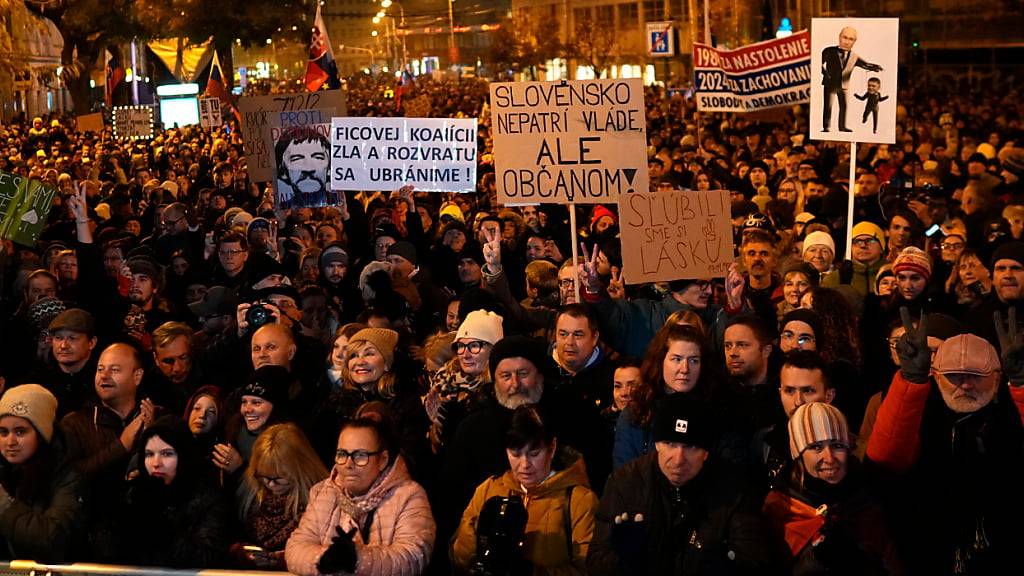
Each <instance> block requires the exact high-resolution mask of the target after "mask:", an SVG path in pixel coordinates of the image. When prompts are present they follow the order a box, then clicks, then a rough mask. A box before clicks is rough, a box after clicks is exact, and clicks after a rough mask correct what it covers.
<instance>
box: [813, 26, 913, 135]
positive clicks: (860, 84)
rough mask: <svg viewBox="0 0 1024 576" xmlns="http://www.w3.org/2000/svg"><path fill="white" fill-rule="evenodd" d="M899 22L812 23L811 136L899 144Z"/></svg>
mask: <svg viewBox="0 0 1024 576" xmlns="http://www.w3.org/2000/svg"><path fill="white" fill-rule="evenodd" d="M898 57H899V19H898V18H814V19H813V20H812V22H811V74H812V75H813V76H812V79H811V116H810V122H811V138H812V139H814V140H834V141H839V142H870V143H878V144H892V143H895V142H896V91H897V84H896V82H897V67H898Z"/></svg>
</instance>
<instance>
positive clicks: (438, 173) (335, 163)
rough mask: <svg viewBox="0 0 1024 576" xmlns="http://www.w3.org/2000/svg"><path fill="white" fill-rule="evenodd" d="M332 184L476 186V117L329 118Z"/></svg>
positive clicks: (348, 187) (368, 187)
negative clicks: (330, 126) (330, 125)
mask: <svg viewBox="0 0 1024 576" xmlns="http://www.w3.org/2000/svg"><path fill="white" fill-rule="evenodd" d="M331 122H332V128H331V163H332V166H331V170H332V175H331V183H332V186H333V187H334V189H335V190H397V189H398V188H401V187H402V186H404V185H406V184H409V185H412V186H415V187H416V189H417V190H422V191H426V192H473V191H475V190H476V163H477V155H476V118H469V119H466V118H463V119H455V118H334V119H333V120H332V121H331Z"/></svg>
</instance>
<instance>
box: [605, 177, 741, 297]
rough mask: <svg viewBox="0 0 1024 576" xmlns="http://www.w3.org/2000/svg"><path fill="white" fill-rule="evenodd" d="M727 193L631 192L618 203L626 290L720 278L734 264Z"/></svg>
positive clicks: (714, 191)
mask: <svg viewBox="0 0 1024 576" xmlns="http://www.w3.org/2000/svg"><path fill="white" fill-rule="evenodd" d="M730 217H731V214H730V211H729V192H728V191H725V190H712V191H705V192H695V191H692V190H687V191H683V190H673V191H670V192H634V193H632V194H629V195H624V196H621V197H620V198H619V230H620V234H621V238H622V265H623V270H622V274H623V278H625V280H626V282H627V283H629V284H642V283H644V282H664V281H669V280H677V279H682V278H715V277H722V276H725V275H726V273H727V272H728V270H729V264H730V263H732V261H733V244H732V222H731V220H730Z"/></svg>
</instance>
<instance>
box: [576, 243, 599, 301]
mask: <svg viewBox="0 0 1024 576" xmlns="http://www.w3.org/2000/svg"><path fill="white" fill-rule="evenodd" d="M580 251H581V252H582V253H583V257H584V258H585V260H584V262H583V264H582V265H580V266H578V267H577V275H578V276H579V278H580V284H582V285H583V286H585V287H586V289H587V292H589V293H591V294H596V293H597V292H598V291H600V290H601V277H600V276H599V275H598V273H597V251H598V248H597V244H594V249H593V250H592V251H591V253H590V255H589V256H587V247H586V245H584V244H583V242H580Z"/></svg>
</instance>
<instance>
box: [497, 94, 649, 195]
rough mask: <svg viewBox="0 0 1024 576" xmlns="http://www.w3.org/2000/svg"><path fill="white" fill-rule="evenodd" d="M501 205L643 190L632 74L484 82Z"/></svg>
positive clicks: (640, 100) (640, 126)
mask: <svg viewBox="0 0 1024 576" xmlns="http://www.w3.org/2000/svg"><path fill="white" fill-rule="evenodd" d="M490 102H491V130H492V132H491V134H492V135H493V137H494V163H495V164H494V166H495V177H496V178H495V179H496V182H497V187H498V202H500V203H502V204H516V203H519V204H521V203H524V202H525V203H530V202H545V203H550V204H569V203H572V202H578V203H581V204H596V203H601V202H614V201H615V200H616V199H617V198H618V197H619V195H620V194H627V193H629V192H633V191H637V190H639V191H644V192H646V191H647V190H648V189H649V184H648V180H649V178H648V174H647V123H646V119H645V116H644V87H643V82H642V81H641V80H640V79H639V78H630V79H622V80H611V79H603V80H573V81H568V82H566V81H562V82H492V83H491V101H490Z"/></svg>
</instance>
